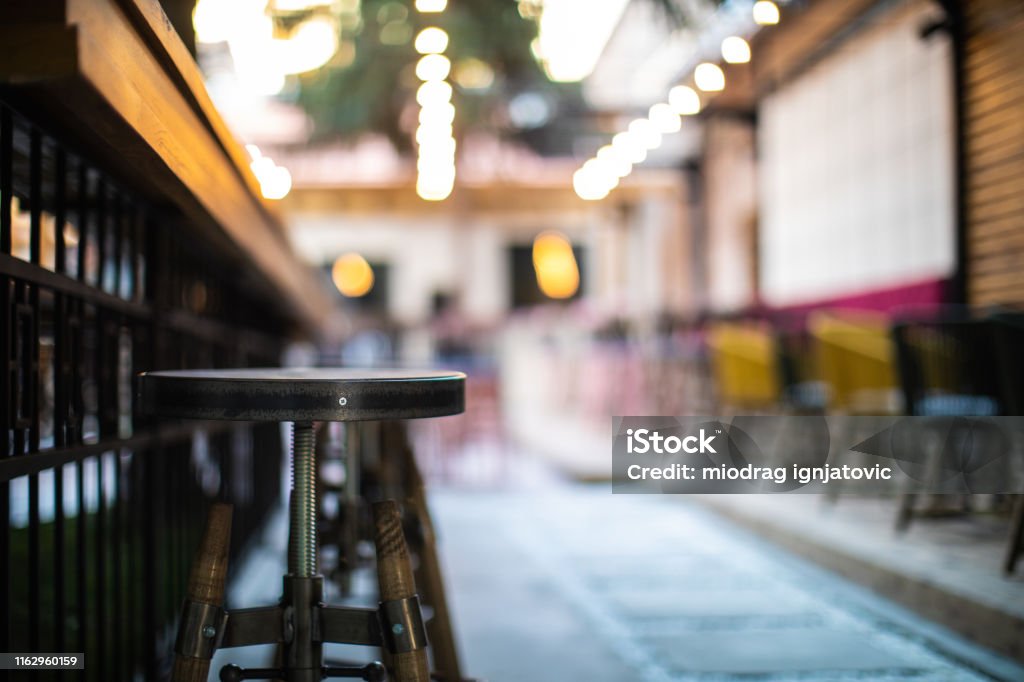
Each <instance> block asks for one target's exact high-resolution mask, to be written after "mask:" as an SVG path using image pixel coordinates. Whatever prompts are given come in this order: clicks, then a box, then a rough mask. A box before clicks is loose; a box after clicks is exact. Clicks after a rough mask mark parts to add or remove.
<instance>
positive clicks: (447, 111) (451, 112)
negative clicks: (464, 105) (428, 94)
mask: <svg viewBox="0 0 1024 682" xmlns="http://www.w3.org/2000/svg"><path fill="white" fill-rule="evenodd" d="M419 120H420V125H428V126H429V125H435V124H442V125H446V126H448V127H449V128H451V126H452V123H453V122H454V121H455V106H454V105H453V104H452V103H451V102H441V103H439V104H431V105H430V106H426V107H423V108H422V109H420V116H419Z"/></svg>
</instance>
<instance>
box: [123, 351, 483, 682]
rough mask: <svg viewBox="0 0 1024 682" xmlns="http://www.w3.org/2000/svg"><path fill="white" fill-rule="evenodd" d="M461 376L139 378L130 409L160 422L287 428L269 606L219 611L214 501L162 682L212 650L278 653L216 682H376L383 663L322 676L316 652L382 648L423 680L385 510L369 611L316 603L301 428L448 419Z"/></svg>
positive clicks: (411, 599)
mask: <svg viewBox="0 0 1024 682" xmlns="http://www.w3.org/2000/svg"><path fill="white" fill-rule="evenodd" d="M464 386H465V375H464V374H461V373H459V372H437V371H422V372H418V371H409V370H354V369H304V370H289V369H239V370H209V371H173V372H145V373H143V374H140V375H139V382H138V405H139V409H140V410H141V411H142V412H144V413H148V414H152V415H155V416H161V417H172V418H181V419H203V420H211V419H213V420H225V419H226V420H241V421H278V422H292V423H293V424H294V426H293V432H292V489H291V495H290V499H289V508H288V509H289V522H288V573H287V574H286V575H285V576H284V578H283V596H282V598H281V602H280V604H279V605H278V606H272V607H264V608H251V609H237V610H232V611H227V610H225V609H224V581H225V578H226V575H227V547H228V542H229V539H230V532H231V508H230V506H229V505H226V504H220V503H218V504H214V505H213V507H212V508H211V510H210V516H209V520H208V522H207V527H206V532H205V534H204V536H203V540H202V543H201V545H200V549H199V552H198V554H197V556H196V559H195V562H194V564H193V567H192V572H191V574H190V577H189V589H188V596H187V598H186V601H185V604H184V606H183V609H182V617H181V624H180V626H179V629H178V637H177V642H176V645H175V655H176V657H175V666H174V673H173V676H172V679H173V680H174V682H203V681H205V680H206V678H207V675H208V674H209V668H210V661H211V659H212V657H213V653H214V651H216V650H217V649H220V648H228V647H239V646H250V645H255V644H281V645H282V646H283V648H284V658H283V665H282V667H281V668H261V669H248V670H246V669H242V668H239V667H238V666H234V665H228V666H225V667H224V668H223V669H222V670H221V672H220V678H221V680H223V681H224V682H236V681H239V680H253V679H282V680H286V681H287V682H314V681H316V682H318V681H319V680H322V679H326V678H332V677H333V678H361V679H364V680H376V681H380V680H384V679H385V677H386V673H385V669H384V666H383V665H381V664H380V663H378V662H373V663H369V664H367V665H364V666H353V667H337V666H334V667H331V666H325V665H324V661H323V645H324V644H325V643H340V644H360V645H368V646H382V647H384V648H385V649H386V650H387V651H388V652H389V654H390V659H391V663H390V667H391V668H392V670H393V672H394V677H395V679H396V680H397V682H427V681H428V680H429V679H430V671H429V668H428V663H427V653H426V646H427V638H426V629H425V626H424V622H423V617H422V614H421V611H420V604H419V597H418V595H417V592H416V586H415V583H414V580H413V570H412V562H411V560H410V557H409V551H408V547H407V546H406V541H405V537H404V535H403V532H402V517H401V514H400V512H399V509H398V505H397V504H396V503H395V502H394V501H392V500H388V501H384V502H379V503H377V504H375V505H374V509H373V511H374V526H375V544H376V547H377V576H378V582H379V585H380V600H381V601H380V605H379V607H378V608H376V609H372V608H355V607H337V606H330V605H327V604H324V603H323V577H322V576H320V575H319V573H318V565H317V534H316V521H317V500H316V475H317V468H316V453H315V439H314V430H313V423H314V422H321V421H365V420H396V419H420V418H428V417H441V416H445V415H451V414H458V413H460V412H462V411H463V406H464Z"/></svg>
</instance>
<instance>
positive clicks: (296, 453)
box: [288, 422, 317, 578]
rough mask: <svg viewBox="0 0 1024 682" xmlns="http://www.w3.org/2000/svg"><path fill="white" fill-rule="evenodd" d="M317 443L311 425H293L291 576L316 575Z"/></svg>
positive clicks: (290, 527)
mask: <svg viewBox="0 0 1024 682" xmlns="http://www.w3.org/2000/svg"><path fill="white" fill-rule="evenodd" d="M316 511H317V510H316V440H315V438H314V433H313V425H312V424H311V423H300V422H296V423H295V424H293V426H292V491H291V497H290V499H289V507H288V512H289V528H288V573H290V574H291V575H293V576H296V577H299V578H309V577H312V576H314V575H316V573H317V546H316V544H317V543H316Z"/></svg>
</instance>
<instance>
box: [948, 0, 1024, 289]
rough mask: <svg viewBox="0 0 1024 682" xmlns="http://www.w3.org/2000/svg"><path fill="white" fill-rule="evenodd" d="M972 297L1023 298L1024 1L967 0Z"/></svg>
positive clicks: (966, 122) (966, 98) (967, 190)
mask: <svg viewBox="0 0 1024 682" xmlns="http://www.w3.org/2000/svg"><path fill="white" fill-rule="evenodd" d="M962 6H963V10H964V13H965V19H966V34H967V35H966V44H965V55H964V89H963V92H962V97H963V98H964V100H963V104H964V126H965V128H964V130H965V143H964V152H965V173H966V186H965V203H966V206H965V209H966V219H967V225H966V227H967V273H968V297H969V299H970V302H971V303H974V304H979V305H989V304H995V303H1002V304H1017V305H1021V304H1024V3H1022V2H1021V1H1020V0H964V1H963V2H962Z"/></svg>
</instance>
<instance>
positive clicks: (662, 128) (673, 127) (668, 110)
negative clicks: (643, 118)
mask: <svg viewBox="0 0 1024 682" xmlns="http://www.w3.org/2000/svg"><path fill="white" fill-rule="evenodd" d="M647 120H648V121H650V122H651V125H653V126H654V128H655V130H657V131H658V132H659V133H662V134H663V135H668V134H670V133H678V132H679V130H680V128H682V122H681V121H680V120H679V114H677V113H676V112H675V111H673V110H672V107H670V106H669V105H667V104H665V103H664V102H661V103H658V104H655V105H654V106H653V107H651V109H650V111H648V112H647Z"/></svg>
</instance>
